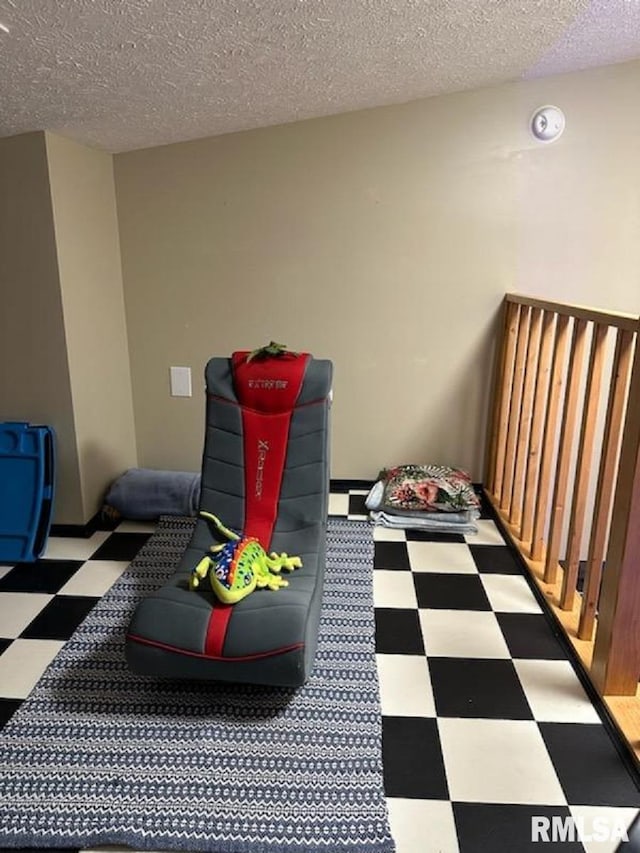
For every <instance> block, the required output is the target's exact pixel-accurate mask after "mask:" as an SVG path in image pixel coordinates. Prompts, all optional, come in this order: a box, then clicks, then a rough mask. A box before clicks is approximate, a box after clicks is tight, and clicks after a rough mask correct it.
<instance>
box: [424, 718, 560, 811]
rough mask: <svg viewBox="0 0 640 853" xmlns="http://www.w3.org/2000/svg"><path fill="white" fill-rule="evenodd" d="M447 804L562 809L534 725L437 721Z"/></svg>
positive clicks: (505, 722)
mask: <svg viewBox="0 0 640 853" xmlns="http://www.w3.org/2000/svg"><path fill="white" fill-rule="evenodd" d="M438 729H439V731H440V740H441V744H442V755H443V758H444V765H445V769H446V773H447V781H448V783H449V794H450V797H451V799H452V800H453V801H460V802H467V803H522V804H525V803H532V804H535V805H565V804H566V799H565V796H564V794H563V792H562V788H561V787H560V782H559V781H558V778H557V776H556V773H555V770H554V769H553V764H552V763H551V759H550V758H549V753H548V752H547V749H546V747H545V744H544V741H543V739H542V735H541V734H540V730H539V729H538V726H537V724H536V723H535V722H529V721H523V720H461V719H454V718H439V719H438Z"/></svg>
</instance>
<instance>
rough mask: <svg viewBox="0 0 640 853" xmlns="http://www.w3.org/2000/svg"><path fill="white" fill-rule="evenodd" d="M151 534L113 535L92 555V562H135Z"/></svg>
mask: <svg viewBox="0 0 640 853" xmlns="http://www.w3.org/2000/svg"><path fill="white" fill-rule="evenodd" d="M150 536H151V534H150V533H112V534H111V536H110V537H109V538H108V539H107V540H106V541H105V542H104V543H103V544H102V545H101V546H100V547H99V548H98V550H97V551H96V552H95V554H93V555H92V557H91V559H92V560H133V558H134V557H135V556H136V554H137V553H138V551H139V550H140V548H142V546H143V545H144V544H145V542H146V541H147V539H149V537H150Z"/></svg>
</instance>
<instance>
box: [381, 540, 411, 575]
mask: <svg viewBox="0 0 640 853" xmlns="http://www.w3.org/2000/svg"><path fill="white" fill-rule="evenodd" d="M373 567H374V569H402V570H406V571H409V552H408V551H407V544H406V542H376V543H375V546H374V557H373Z"/></svg>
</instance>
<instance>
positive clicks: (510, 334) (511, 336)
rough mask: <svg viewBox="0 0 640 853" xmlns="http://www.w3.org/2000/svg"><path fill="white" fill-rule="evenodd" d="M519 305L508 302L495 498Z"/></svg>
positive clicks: (499, 489) (498, 489)
mask: <svg viewBox="0 0 640 853" xmlns="http://www.w3.org/2000/svg"><path fill="white" fill-rule="evenodd" d="M520 310H521V309H520V306H519V305H516V304H515V303H513V302H509V303H508V308H507V326H506V341H505V348H504V370H503V373H502V383H501V392H500V404H499V408H498V417H497V424H496V430H495V432H496V437H495V445H496V456H495V462H494V482H493V490H492V491H493V494H494V496H495V498H496V500H498V501H500V499H501V498H502V483H503V480H504V457H505V450H506V444H507V431H508V428H509V408H510V405H511V389H512V387H513V371H514V368H515V357H516V343H517V340H518V327H519V325H520Z"/></svg>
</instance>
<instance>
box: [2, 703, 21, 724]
mask: <svg viewBox="0 0 640 853" xmlns="http://www.w3.org/2000/svg"><path fill="white" fill-rule="evenodd" d="M22 702H23V700H22V699H0V729H2V728H3V727H4V725H5V723H8V722H9V720H10V719H11V717H12V716H13V715H14V713H15V712H16V711H17V710H18V708H19V707H20V705H22Z"/></svg>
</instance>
